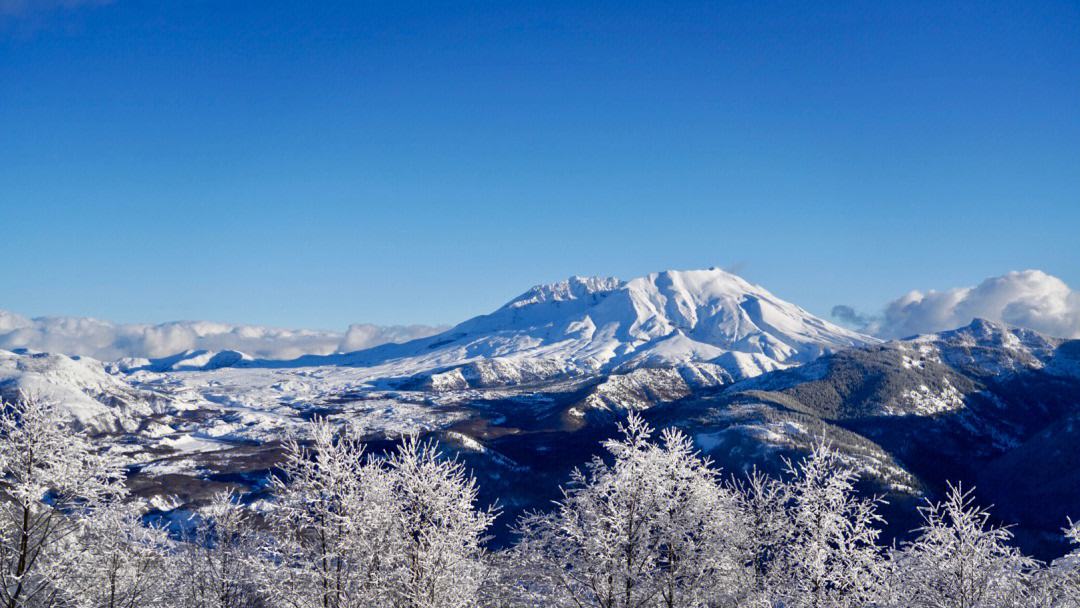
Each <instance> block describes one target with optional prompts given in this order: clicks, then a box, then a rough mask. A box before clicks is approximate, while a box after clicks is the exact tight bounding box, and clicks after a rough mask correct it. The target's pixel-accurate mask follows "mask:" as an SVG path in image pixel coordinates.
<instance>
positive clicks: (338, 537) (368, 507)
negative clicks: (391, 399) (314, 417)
mask: <svg viewBox="0 0 1080 608" xmlns="http://www.w3.org/2000/svg"><path fill="white" fill-rule="evenodd" d="M310 431H311V432H310V444H309V445H307V444H304V443H301V442H299V441H297V440H294V441H292V442H290V443H289V444H288V445H287V448H286V462H285V464H284V465H283V467H282V469H283V472H284V474H283V475H282V476H281V477H280V478H278V479H276V480H275V482H274V483H275V489H276V491H277V495H278V502H277V505H276V506H275V508H274V509H273V510H271V511H270V513H269V519H270V523H271V524H272V527H273V529H274V531H275V532H276V534H277V541H278V545H277V548H276V557H275V562H276V565H277V567H276V572H275V573H274V576H272V577H270V579H271V583H270V585H269V588H268V594H269V595H270V596H271V597H272V598H274V600H275V601H276V602H278V603H280V604H282V605H287V606H294V607H296V608H315V607H319V608H353V607H356V608H360V607H366V606H371V605H388V606H394V607H400V608H443V607H446V608H450V607H464V608H467V607H468V606H473V605H475V604H476V602H477V601H478V588H479V585H480V583H481V581H482V577H483V575H484V564H483V559H482V558H483V549H482V543H483V538H484V533H485V530H487V528H488V527H489V526H490V525H491V522H492V519H493V518H494V513H493V512H491V511H478V510H477V509H476V507H475V502H476V495H477V487H476V481H475V480H474V479H473V478H472V477H471V476H469V475H468V474H467V473H466V471H465V468H464V466H463V465H462V464H461V463H459V462H457V461H454V460H447V459H444V458H441V457H440V455H439V450H438V447H437V446H436V445H435V444H434V443H430V442H429V443H424V442H421V441H419V439H418V438H417V437H416V436H412V435H410V436H407V437H405V438H404V439H403V440H402V443H401V445H400V446H399V447H398V449H397V450H396V451H395V452H393V453H392V454H391V455H389V456H388V457H386V458H374V457H368V456H365V454H364V446H363V444H362V443H361V441H360V439H359V435H358V434H357V433H356V432H355V431H354V430H352V429H350V428H349V427H344V428H339V427H337V426H335V425H333V424H332V423H330V422H328V421H325V420H319V421H315V422H314V423H312V425H311V428H310Z"/></svg>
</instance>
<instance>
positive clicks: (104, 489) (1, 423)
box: [0, 396, 125, 608]
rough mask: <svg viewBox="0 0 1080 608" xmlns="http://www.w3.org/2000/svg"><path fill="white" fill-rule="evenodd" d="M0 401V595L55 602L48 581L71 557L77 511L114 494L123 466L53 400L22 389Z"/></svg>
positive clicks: (17, 602) (19, 603)
mask: <svg viewBox="0 0 1080 608" xmlns="http://www.w3.org/2000/svg"><path fill="white" fill-rule="evenodd" d="M0 407H2V409H3V411H2V412H0V602H2V603H3V605H4V606H6V607H7V608H18V607H23V606H27V607H29V606H52V605H56V603H57V602H58V601H59V600H60V599H61V590H60V589H59V588H58V586H57V585H56V584H54V583H55V582H56V581H58V580H59V579H60V578H61V575H62V574H63V573H65V572H66V571H67V570H68V569H69V568H71V567H72V564H73V562H74V560H75V559H76V558H77V557H78V555H77V554H76V552H74V551H72V550H71V544H70V542H69V541H71V537H72V535H74V534H75V533H76V532H77V531H78V530H79V526H80V524H79V521H78V519H77V518H76V516H77V515H80V514H83V513H88V512H93V510H94V509H95V508H96V507H98V506H99V505H100V504H101V503H102V502H104V501H106V500H109V499H117V498H118V497H121V496H122V495H123V494H124V491H125V490H124V487H123V474H122V470H121V468H120V466H119V464H118V463H117V462H115V461H114V460H113V459H111V458H109V457H107V456H104V455H102V454H100V453H99V452H98V451H97V450H95V449H94V447H93V446H92V444H91V443H90V442H89V441H88V440H87V438H86V437H85V436H83V435H82V434H81V433H78V432H76V431H74V430H73V429H71V428H69V426H68V425H66V424H65V423H64V418H63V417H62V416H61V414H60V412H58V411H57V409H56V408H55V407H54V406H53V405H52V404H50V403H48V402H46V401H44V400H41V399H38V398H34V397H33V396H23V397H21V398H19V399H17V400H15V401H14V402H13V403H4V404H0Z"/></svg>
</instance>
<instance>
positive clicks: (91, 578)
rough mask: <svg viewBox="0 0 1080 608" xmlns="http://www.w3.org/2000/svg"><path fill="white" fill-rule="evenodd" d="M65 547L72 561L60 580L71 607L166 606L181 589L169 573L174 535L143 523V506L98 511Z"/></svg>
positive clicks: (120, 505)
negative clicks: (170, 594)
mask: <svg viewBox="0 0 1080 608" xmlns="http://www.w3.org/2000/svg"><path fill="white" fill-rule="evenodd" d="M64 550H66V551H68V552H70V553H69V556H70V557H71V558H72V559H71V560H70V561H69V564H70V567H69V568H68V569H67V570H65V571H64V572H61V573H59V574H60V576H59V578H58V579H57V581H56V582H57V585H58V586H59V587H60V588H61V589H62V590H63V597H64V598H65V602H64V605H65V606H69V607H71V608H139V607H141V606H151V605H161V604H163V603H164V602H165V594H166V591H169V592H173V591H175V590H174V589H173V588H172V587H171V582H172V581H169V580H168V579H169V577H168V574H167V573H168V569H167V564H168V559H169V555H170V552H171V546H170V543H169V539H168V537H167V535H166V534H165V532H164V531H163V530H161V529H159V528H155V527H149V526H146V525H144V524H143V522H142V510H141V508H140V507H139V506H138V505H135V504H131V503H125V502H121V501H113V502H111V503H109V504H107V505H103V506H102V507H100V508H99V509H96V510H95V511H94V512H93V513H90V514H89V515H88V516H87V517H85V518H83V519H82V520H81V521H80V530H79V531H78V533H77V534H74V535H72V537H70V539H69V541H68V542H67V543H66V544H65V549H64Z"/></svg>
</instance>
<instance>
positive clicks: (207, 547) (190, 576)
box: [166, 491, 262, 608]
mask: <svg viewBox="0 0 1080 608" xmlns="http://www.w3.org/2000/svg"><path fill="white" fill-rule="evenodd" d="M260 553H261V547H260V544H259V539H258V537H257V536H256V535H255V534H254V532H253V524H252V514H251V512H250V511H248V510H247V509H246V508H245V507H244V506H243V505H241V504H240V501H239V499H238V496H237V495H236V493H235V492H230V491H224V492H219V493H217V494H215V495H214V496H213V498H212V499H211V502H210V504H209V505H208V506H207V507H205V508H204V509H202V510H201V512H200V514H199V519H198V522H197V523H196V525H195V528H194V530H193V533H192V534H191V535H190V537H189V538H188V539H186V542H183V543H180V546H179V547H178V549H177V552H176V553H175V554H174V555H173V559H172V561H171V566H172V568H171V572H170V577H169V585H170V591H169V597H168V598H167V601H166V605H169V606H176V607H177V608H257V607H259V606H261V605H262V603H261V596H260V594H259V584H260V582H261V577H260V574H261V572H262V570H261V567H262V564H261V563H260V561H259V559H258V558H259V556H260Z"/></svg>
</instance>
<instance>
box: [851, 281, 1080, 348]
mask: <svg viewBox="0 0 1080 608" xmlns="http://www.w3.org/2000/svg"><path fill="white" fill-rule="evenodd" d="M837 308H842V309H846V308H847V307H837ZM847 310H850V309H847ZM841 312H846V311H841ZM834 315H836V312H835V309H834ZM975 318H982V319H987V320H990V321H997V322H1004V323H1008V324H1010V325H1016V326H1019V327H1027V328H1030V329H1034V330H1035V331H1038V332H1042V333H1044V334H1048V335H1051V336H1058V337H1063V338H1080V292H1077V291H1074V290H1073V289H1071V288H1069V286H1068V285H1066V284H1065V282H1064V281H1062V280H1061V279H1059V278H1057V277H1055V276H1052V275H1049V274H1046V273H1045V272H1042V271H1041V270H1024V271H1019V272H1010V273H1008V274H1005V275H1002V276H999V277H991V278H988V279H986V280H984V281H983V282H982V283H979V284H978V285H977V286H975V287H957V288H954V289H948V290H945V291H934V290H931V291H928V292H926V293H923V292H921V291H912V292H910V293H908V294H906V295H904V296H902V297H900V298H897V299H896V300H893V301H892V302H890V303H889V304H888V305H887V306H886V307H885V312H884V314H883V315H882V316H880V317H874V318H872V319H868V320H866V322H865V323H864V325H863V327H862V329H863V330H864V331H867V332H869V333H873V334H874V335H877V336H880V337H883V338H900V337H905V336H910V335H914V334H922V333H930V332H937V331H943V330H947V329H955V328H957V327H962V326H964V325H967V324H968V323H970V322H971V320H972V319H975Z"/></svg>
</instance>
